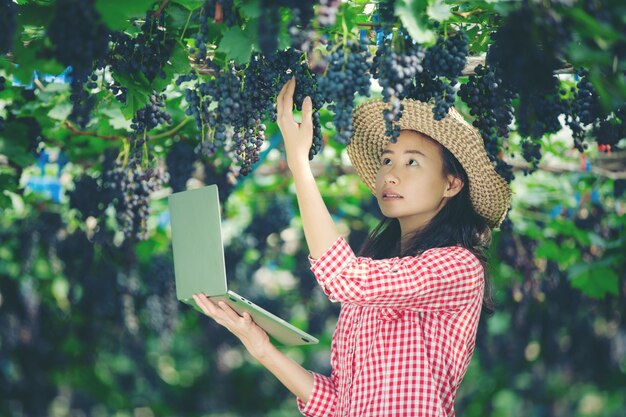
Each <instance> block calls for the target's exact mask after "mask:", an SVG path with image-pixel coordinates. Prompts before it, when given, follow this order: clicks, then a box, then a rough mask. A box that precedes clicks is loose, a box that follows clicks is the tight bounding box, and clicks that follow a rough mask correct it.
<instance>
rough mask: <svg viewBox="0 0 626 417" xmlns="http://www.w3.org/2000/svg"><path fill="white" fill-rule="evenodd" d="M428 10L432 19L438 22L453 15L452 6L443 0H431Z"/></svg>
mask: <svg viewBox="0 0 626 417" xmlns="http://www.w3.org/2000/svg"><path fill="white" fill-rule="evenodd" d="M426 12H427V13H428V16H429V17H430V18H431V19H434V20H436V21H438V22H443V21H446V20H448V19H449V18H450V16H452V11H451V10H450V6H448V5H447V4H446V3H444V1H443V0H431V2H430V4H429V5H428V8H427V9H426Z"/></svg>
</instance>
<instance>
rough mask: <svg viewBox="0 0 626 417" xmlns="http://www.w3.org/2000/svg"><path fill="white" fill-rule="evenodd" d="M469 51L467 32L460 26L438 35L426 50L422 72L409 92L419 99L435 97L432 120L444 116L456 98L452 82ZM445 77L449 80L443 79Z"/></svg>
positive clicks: (426, 99) (457, 75)
mask: <svg viewBox="0 0 626 417" xmlns="http://www.w3.org/2000/svg"><path fill="white" fill-rule="evenodd" d="M467 54H468V46H467V36H466V35H465V32H464V31H463V30H459V31H458V32H456V33H454V34H452V35H450V36H448V38H444V37H443V36H441V35H440V36H439V37H437V41H436V44H435V45H433V46H431V47H430V48H428V49H427V50H426V53H425V56H424V63H423V65H424V72H423V73H422V74H420V76H418V77H417V79H416V83H415V86H414V88H413V89H412V91H411V92H410V93H409V95H410V96H411V97H412V98H415V99H417V100H420V101H426V102H427V101H429V100H431V99H433V98H434V100H435V106H434V107H433V115H434V118H435V120H441V119H443V118H444V117H445V116H446V115H447V114H448V110H449V109H450V107H452V106H453V105H454V102H455V100H456V90H455V88H454V87H455V85H456V84H457V82H458V77H459V76H460V75H461V73H462V71H463V69H464V68H465V61H466V58H467ZM443 78H446V79H447V80H448V82H444V80H443Z"/></svg>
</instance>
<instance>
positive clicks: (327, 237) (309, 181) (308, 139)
mask: <svg viewBox="0 0 626 417" xmlns="http://www.w3.org/2000/svg"><path fill="white" fill-rule="evenodd" d="M295 89H296V79H295V77H294V78H292V79H291V80H290V81H288V82H287V83H286V84H285V85H284V86H283V88H282V89H281V90H280V93H279V94H278V96H277V97H276V107H277V113H278V114H277V116H278V117H277V121H278V127H279V128H280V131H281V133H282V135H283V141H284V143H285V151H286V152H287V165H289V169H290V170H291V172H292V174H293V178H294V183H295V186H296V196H297V198H298V207H299V208H300V216H301V218H302V227H303V229H304V236H305V238H306V242H307V245H308V247H309V252H310V253H311V257H313V258H318V257H320V256H321V255H322V254H323V253H324V252H325V251H326V250H327V249H328V248H329V247H330V246H331V245H332V244H333V243H334V242H335V241H336V240H337V238H338V237H339V236H340V235H339V231H338V230H337V227H336V226H335V223H334V222H333V220H332V218H331V217H330V213H329V212H328V209H327V208H326V204H324V200H323V199H322V196H321V194H320V192H319V190H318V188H317V184H316V183H315V177H314V176H313V172H312V171H311V166H310V165H309V150H310V148H311V145H312V143H313V121H312V114H313V105H312V103H311V98H310V97H307V98H305V99H304V102H303V103H302V123H297V122H296V121H295V120H294V118H293V93H294V91H295Z"/></svg>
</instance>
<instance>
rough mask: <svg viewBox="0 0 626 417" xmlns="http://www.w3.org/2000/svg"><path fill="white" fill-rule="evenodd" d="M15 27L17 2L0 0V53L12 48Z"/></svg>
mask: <svg viewBox="0 0 626 417" xmlns="http://www.w3.org/2000/svg"><path fill="white" fill-rule="evenodd" d="M15 29H17V4H16V3H15V2H14V1H13V0H0V55H1V54H4V53H6V52H9V51H10V50H11V49H12V48H13V36H14V34H15ZM0 91H1V89H0Z"/></svg>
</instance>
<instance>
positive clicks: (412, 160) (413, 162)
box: [408, 159, 419, 166]
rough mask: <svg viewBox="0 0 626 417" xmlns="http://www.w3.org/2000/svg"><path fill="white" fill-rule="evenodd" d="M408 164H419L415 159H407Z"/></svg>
mask: <svg viewBox="0 0 626 417" xmlns="http://www.w3.org/2000/svg"><path fill="white" fill-rule="evenodd" d="M408 165H411V166H418V165H419V164H418V163H417V161H416V160H415V159H409V163H408Z"/></svg>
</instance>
